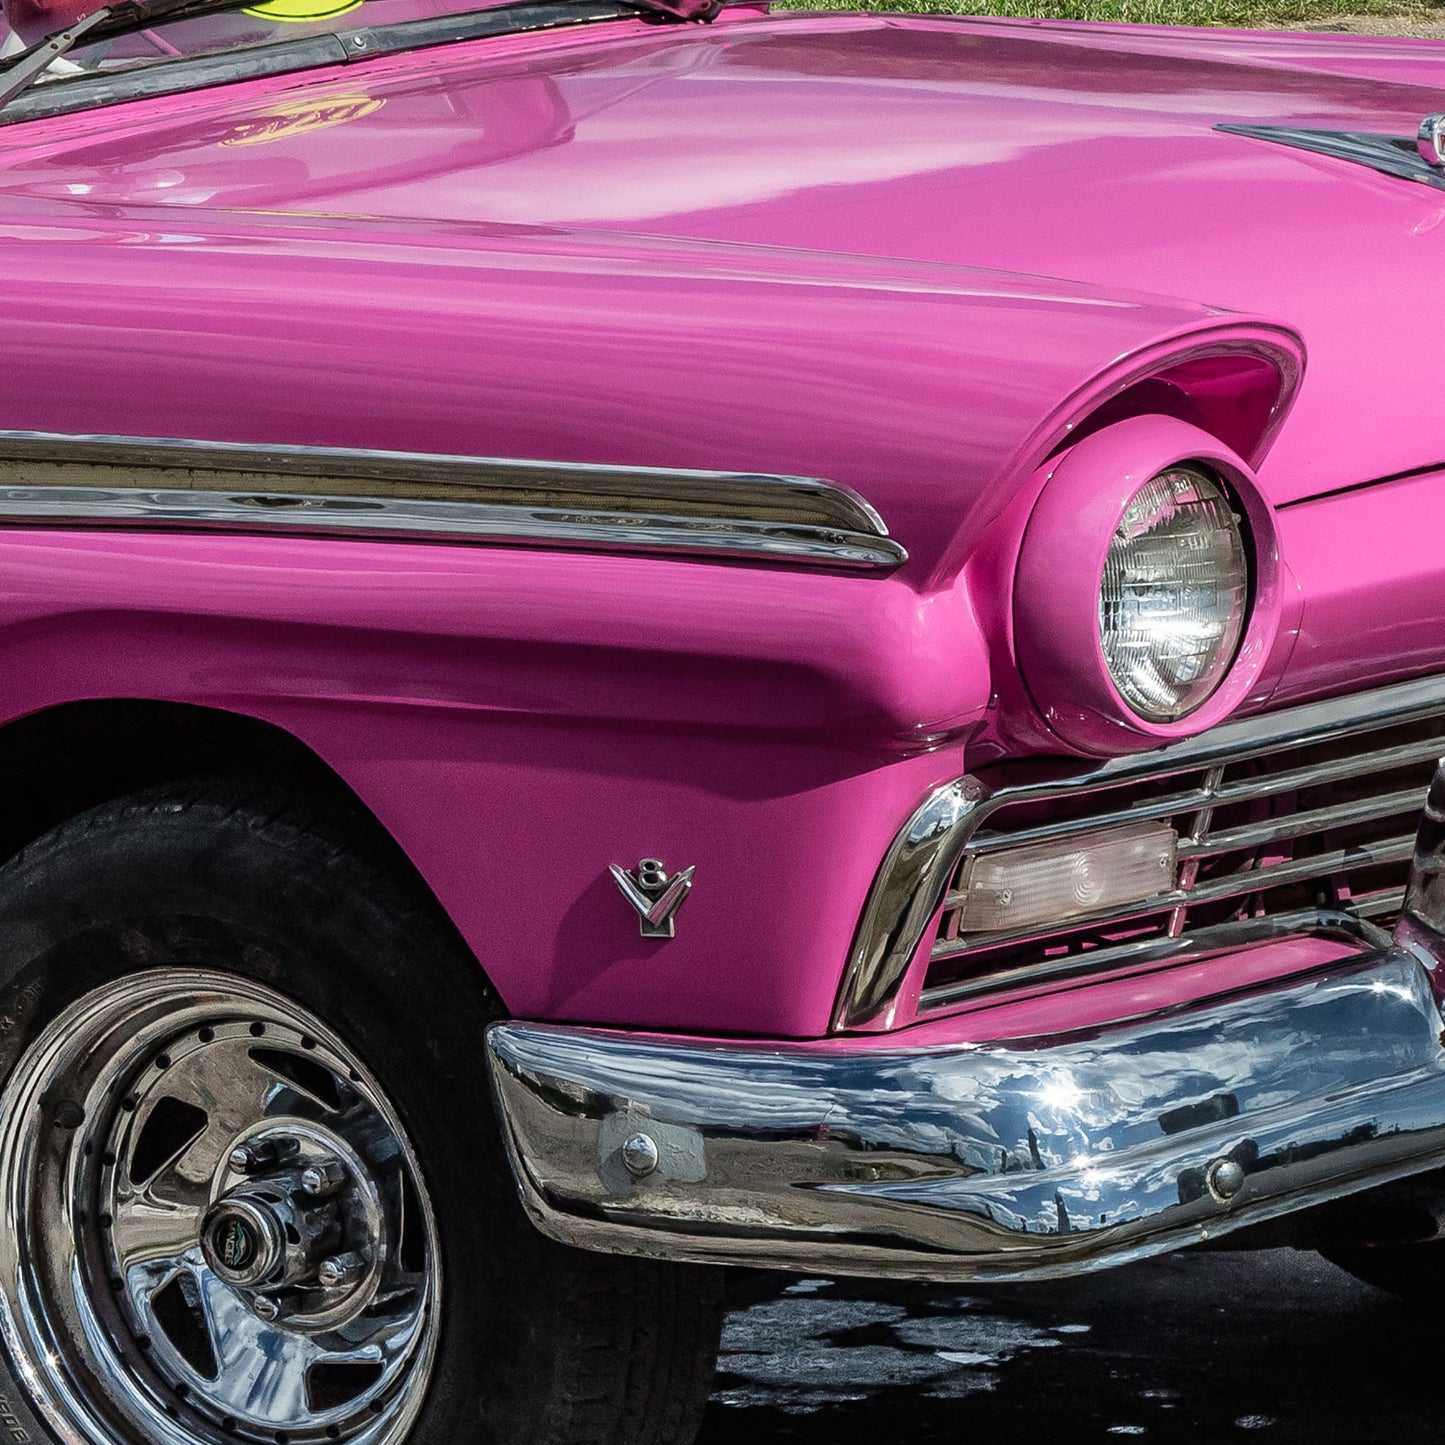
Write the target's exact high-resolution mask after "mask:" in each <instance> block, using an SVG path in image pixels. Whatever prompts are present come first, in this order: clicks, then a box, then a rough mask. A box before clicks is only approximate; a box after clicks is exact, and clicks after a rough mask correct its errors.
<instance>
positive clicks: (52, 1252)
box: [0, 969, 441, 1445]
mask: <svg viewBox="0 0 1445 1445" xmlns="http://www.w3.org/2000/svg"><path fill="white" fill-rule="evenodd" d="M0 1203H3V1208H4V1210H5V1214H6V1218H5V1225H4V1228H3V1230H0V1332H3V1334H4V1337H5V1342H6V1344H7V1345H8V1347H9V1350H10V1354H11V1358H12V1359H13V1360H14V1361H15V1363H16V1365H17V1367H18V1372H19V1374H20V1375H21V1377H22V1379H23V1381H24V1383H25V1384H26V1386H27V1387H28V1389H29V1393H30V1394H31V1396H32V1399H33V1400H34V1403H35V1404H36V1406H37V1407H38V1409H39V1410H40V1411H41V1412H42V1413H43V1414H44V1415H45V1416H46V1417H47V1419H48V1421H49V1423H50V1424H52V1425H53V1426H54V1427H55V1429H56V1430H57V1432H58V1433H59V1434H60V1436H61V1438H62V1439H65V1440H67V1441H76V1442H85V1445H115V1442H116V1441H117V1440H118V1439H121V1440H125V1439H138V1440H143V1441H145V1442H147V1445H151V1442H155V1445H221V1442H235V1441H238V1440H243V1441H251V1442H256V1445H263V1442H264V1445H309V1442H313V1441H314V1442H323V1441H325V1442H330V1441H344V1442H348V1445H395V1442H398V1441H400V1440H401V1439H403V1438H404V1436H405V1435H406V1433H407V1430H408V1429H409V1427H410V1425H411V1424H412V1422H413V1421H414V1420H415V1418H416V1415H417V1412H418V1410H419V1408H420V1403H421V1399H422V1397H423V1395H424V1393H425V1389H426V1384H427V1380H428V1378H429V1376H430V1372H431V1367H432V1362H433V1358H434V1355H435V1351H436V1337H437V1333H438V1324H437V1318H438V1306H439V1301H440V1284H441V1282H440V1272H439V1261H438V1257H437V1244H436V1224H435V1219H434V1215H433V1212H432V1209H431V1205H430V1201H429V1199H428V1195H427V1190H426V1187H425V1182H424V1180H423V1177H422V1173H421V1170H420V1167H419V1165H418V1162H417V1159H416V1156H415V1154H414V1152H413V1150H412V1147H411V1145H410V1143H409V1141H408V1140H407V1137H406V1134H405V1131H404V1130H403V1128H402V1125H401V1122H400V1120H399V1119H398V1117H397V1115H396V1112H395V1110H394V1109H393V1108H392V1106H391V1104H390V1102H389V1100H388V1098H387V1096H386V1094H385V1093H384V1091H383V1090H382V1088H381V1087H380V1085H379V1084H378V1083H377V1081H376V1080H375V1078H374V1077H373V1076H372V1075H371V1074H370V1072H369V1071H368V1070H367V1069H366V1067H365V1065H364V1063H363V1062H362V1061H361V1060H360V1059H359V1058H358V1057H356V1055H355V1053H354V1052H353V1051H352V1050H349V1049H348V1048H347V1047H346V1046H345V1045H344V1044H343V1043H342V1042H341V1041H340V1040H339V1039H338V1038H337V1037H336V1036H335V1035H334V1034H333V1033H332V1032H331V1030H329V1029H328V1028H327V1027H326V1026H325V1024H323V1023H322V1022H321V1021H320V1020H319V1019H317V1018H315V1017H314V1016H313V1015H312V1014H311V1013H310V1012H309V1011H308V1010H306V1009H303V1008H301V1007H300V1006H299V1005H297V1004H296V1003H294V1002H293V1001H291V1000H290V999H288V998H286V997H285V996H284V995H282V994H280V993H278V992H276V991H274V990H272V989H270V988H268V987H266V986H264V985H262V984H259V983H255V982H253V981H251V980H248V979H243V978H238V977H235V976H232V975H227V974H221V973H215V972H211V971H207V970H199V969H173V970H157V971H153V972H147V973H142V974H136V975H132V976H130V977H128V978H125V979H122V980H120V981H118V982H117V983H115V984H112V985H108V986H106V987H105V988H103V989H99V990H97V991H95V992H94V993H91V994H88V995H87V996H86V997H84V998H82V999H80V1000H79V1001H78V1002H77V1003H75V1004H74V1005H72V1006H71V1007H70V1008H68V1009H67V1010H66V1011H65V1012H64V1013H63V1014H62V1015H60V1016H59V1017H58V1018H57V1019H56V1020H55V1021H54V1022H53V1023H52V1024H51V1025H50V1026H49V1027H48V1028H47V1029H46V1030H45V1032H44V1033H43V1034H42V1035H41V1037H40V1038H39V1039H37V1040H36V1042H35V1043H34V1044H33V1045H31V1047H30V1048H29V1049H28V1050H27V1051H26V1052H25V1055H24V1056H23V1058H22V1059H21V1060H20V1062H19V1063H18V1064H17V1065H16V1068H15V1071H14V1073H13V1074H12V1075H11V1078H10V1081H9V1083H8V1084H7V1086H6V1088H5V1091H4V1094H3V1096H0Z"/></svg>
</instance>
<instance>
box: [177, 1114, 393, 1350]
mask: <svg viewBox="0 0 1445 1445" xmlns="http://www.w3.org/2000/svg"><path fill="white" fill-rule="evenodd" d="M238 1172H239V1173H240V1174H241V1175H242V1178H241V1181H240V1182H238V1183H232V1184H231V1185H230V1187H228V1188H226V1189H225V1191H224V1192H223V1193H222V1194H221V1195H220V1197H219V1198H217V1200H216V1202H215V1203H214V1204H212V1205H211V1207H210V1208H209V1209H208V1210H207V1211H206V1212H205V1214H204V1215H203V1216H202V1218H201V1223H200V1233H199V1243H200V1248H201V1251H202V1253H203V1255H204V1256H205V1260H206V1263H207V1264H208V1265H209V1266H210V1268H211V1270H212V1272H213V1273H214V1274H215V1275H216V1277H217V1278H218V1279H220V1280H222V1281H223V1282H224V1283H225V1284H227V1285H229V1286H230V1287H231V1288H232V1289H234V1290H235V1291H237V1292H238V1294H240V1295H242V1297H244V1298H245V1299H246V1300H247V1302H248V1303H249V1304H250V1306H251V1308H252V1309H253V1310H254V1311H255V1312H256V1313H257V1314H259V1315H260V1316H261V1317H262V1318H263V1319H268V1320H274V1319H280V1318H284V1319H285V1320H286V1321H287V1322H288V1324H289V1325H290V1326H291V1327H292V1328H293V1329H307V1328H311V1329H317V1328H333V1329H334V1328H337V1327H338V1326H339V1325H341V1324H344V1323H345V1322H346V1321H347V1320H348V1319H350V1318H352V1317H354V1316H355V1315H357V1314H358V1313H360V1311H361V1310H362V1309H364V1308H365V1307H366V1305H367V1304H368V1303H369V1301H370V1299H371V1296H372V1295H373V1294H374V1292H375V1288H376V1285H377V1282H378V1279H379V1277H380V1274H381V1266H382V1265H383V1264H384V1262H385V1258H386V1251H387V1235H386V1219H385V1215H384V1211H383V1210H382V1209H381V1207H380V1198H381V1190H380V1189H379V1188H378V1185H377V1183H376V1181H375V1180H374V1179H373V1178H372V1177H371V1173H370V1171H369V1170H368V1169H367V1167H366V1165H365V1164H364V1163H363V1162H362V1160H361V1159H359V1158H358V1157H357V1156H356V1155H355V1154H354V1153H353V1152H352V1150H351V1149H350V1147H349V1146H348V1144H347V1143H346V1141H345V1140H344V1139H343V1138H342V1137H341V1136H340V1134H338V1133H332V1132H331V1131H328V1130H325V1129H322V1128H319V1127H316V1126H312V1127H309V1128H307V1129H305V1130H303V1131H300V1132H297V1131H295V1130H279V1131H276V1130H266V1131H263V1132H262V1133H259V1134H250V1135H248V1136H247V1137H246V1139H245V1141H244V1142H238V1143H237V1144H236V1145H235V1146H234V1147H233V1148H231V1150H230V1151H229V1153H228V1156H227V1165H226V1170H225V1172H224V1173H223V1174H222V1176H221V1182H222V1183H224V1182H225V1181H227V1180H230V1179H231V1177H232V1176H233V1175H234V1174H236V1173H238Z"/></svg>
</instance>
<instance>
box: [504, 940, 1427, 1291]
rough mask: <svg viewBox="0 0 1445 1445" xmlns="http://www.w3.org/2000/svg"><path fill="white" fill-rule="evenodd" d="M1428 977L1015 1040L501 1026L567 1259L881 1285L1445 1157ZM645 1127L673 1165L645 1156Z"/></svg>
mask: <svg viewBox="0 0 1445 1445" xmlns="http://www.w3.org/2000/svg"><path fill="white" fill-rule="evenodd" d="M1433 967H1434V960H1433V958H1430V959H1429V960H1428V962H1427V961H1426V956H1425V955H1423V954H1422V953H1421V952H1420V951H1419V950H1418V946H1416V947H1413V948H1395V947H1392V948H1387V949H1382V950H1377V951H1373V952H1370V953H1367V954H1364V955H1357V956H1355V957H1352V958H1349V959H1346V960H1345V961H1343V962H1341V963H1338V964H1335V965H1331V966H1328V967H1327V968H1326V969H1325V970H1323V971H1321V972H1320V973H1317V974H1315V975H1314V976H1311V977H1307V978H1305V979H1302V980H1301V979H1295V980H1293V981H1292V982H1290V983H1289V984H1288V985H1287V986H1284V987H1277V988H1273V989H1268V990H1263V991H1260V992H1256V993H1250V994H1247V995H1244V996H1242V997H1241V996H1236V997H1234V998H1231V999H1228V1000H1226V1001H1224V1002H1216V1003H1213V1004H1210V1005H1207V1006H1204V1007H1200V1008H1195V1009H1189V1010H1183V1011H1176V1012H1172V1013H1169V1014H1165V1015H1161V1016H1159V1017H1156V1018H1151V1019H1148V1020H1145V1021H1143V1022H1135V1023H1131V1024H1127V1025H1122V1026H1117V1027H1113V1028H1110V1029H1105V1030H1102V1031H1099V1032H1096V1033H1093V1034H1090V1035H1087V1036H1074V1037H1068V1038H1063V1039H1053V1040H1042V1041H1040V1040H1030V1041H1024V1042H1022V1043H1008V1044H1001V1045H997V1046H995V1045H978V1044H969V1043H958V1044H949V1045H940V1046H934V1047H924V1048H911V1049H910V1048H901V1047H899V1045H898V1043H897V1041H896V1040H890V1039H877V1038H875V1039H873V1040H872V1041H871V1042H869V1041H855V1040H848V1041H846V1043H843V1044H840V1043H839V1042H836V1041H835V1042H831V1043H828V1044H797V1045H767V1044H735V1043H726V1042H723V1041H711V1042H710V1041H697V1040H682V1039H658V1038H644V1037H640V1036H632V1035H625V1034H617V1033H608V1032H603V1031H598V1030H588V1029H577V1028H563V1027H556V1026H551V1025H539V1024H527V1023H503V1024H497V1025H494V1026H493V1027H492V1028H491V1029H490V1030H489V1031H488V1035H487V1050H488V1058H489V1063H490V1067H491V1072H492V1078H493V1081H494V1086H495V1093H496V1098H497V1101H498V1106H499V1108H500V1111H501V1115H502V1120H503V1125H504V1133H505V1135H506V1139H507V1144H508V1148H509V1151H510V1154H511V1160H512V1165H513V1170H514V1173H515V1176H516V1180H517V1184H518V1186H519V1189H520V1192H521V1196H522V1200H523V1203H524V1205H525V1206H526V1208H527V1210H528V1211H529V1213H530V1214H531V1216H532V1218H533V1220H534V1221H535V1222H536V1224H537V1225H538V1227H539V1228H540V1229H541V1230H542V1231H543V1232H544V1233H546V1234H548V1235H550V1236H552V1237H553V1238H555V1239H558V1240H561V1241H563V1242H564V1243H567V1244H570V1245H576V1246H581V1247H584V1248H589V1249H596V1250H603V1251H608V1252H616V1253H623V1254H636V1255H644V1256H649V1257H653V1258H659V1259H670V1260H680V1261H692V1262H701V1263H729V1264H741V1265H752V1266H761V1267H768V1268H779V1269H796V1270H808V1271H821V1272H829V1273H850V1274H865V1275H874V1276H881V1277H898V1278H927V1279H936V1280H1020V1279H1031V1278H1047V1277H1052V1276H1062V1275H1070V1274H1078V1273H1084V1272H1087V1271H1090V1270H1094V1269H1100V1268H1104V1267H1108V1266H1112V1265H1116V1264H1122V1263H1126V1262H1128V1261H1130V1260H1134V1259H1138V1258H1142V1257H1144V1256H1147V1255H1151V1254H1157V1253H1162V1252H1165V1251H1167V1250H1170V1249H1174V1248H1178V1247H1181V1246H1184V1245H1187V1244H1194V1243H1199V1242H1201V1241H1202V1240H1206V1239H1212V1238H1215V1237H1218V1236H1220V1235H1223V1234H1226V1233H1230V1232H1233V1231H1234V1230H1237V1229H1241V1228H1244V1227H1246V1226H1248V1225H1254V1224H1259V1223H1261V1222H1263V1221H1266V1220H1269V1219H1273V1218H1277V1217H1279V1216H1281V1215H1285V1214H1289V1213H1293V1212H1295V1211H1298V1210H1301V1209H1305V1208H1309V1207H1313V1206H1315V1205H1318V1204H1322V1203H1326V1202H1328V1201H1331V1200H1334V1199H1337V1198H1341V1197H1343V1196H1345V1195H1348V1194H1351V1193H1354V1192H1356V1191H1359V1190H1362V1189H1366V1188H1370V1187H1373V1186H1375V1185H1378V1184H1383V1183H1387V1182H1390V1181H1392V1180H1394V1179H1398V1178H1402V1177H1406V1176H1408V1175H1410V1174H1412V1173H1416V1172H1422V1171H1424V1170H1426V1169H1428V1168H1430V1167H1431V1166H1432V1165H1435V1164H1438V1158H1439V1151H1440V1150H1441V1149H1442V1147H1445V1050H1442V1047H1441V1042H1440V1035H1441V1022H1442V1021H1441V1015H1440V1010H1439V1007H1438V1004H1437V1002H1436V998H1435V994H1434V980H1433V977H1432V970H1433ZM1302 1039H1309V1040H1310V1043H1311V1047H1309V1048H1301V1047H1300V1041H1301V1040H1302ZM637 1135H643V1136H645V1138H646V1140H647V1141H650V1144H651V1146H652V1147H651V1148H647V1147H642V1148H641V1149H640V1151H639V1148H638V1146H637V1144H636V1142H635V1141H636V1136H637ZM629 1144H631V1145H632V1147H631V1148H630V1149H629V1150H628V1151H627V1153H626V1154H625V1153H624V1145H629ZM639 1152H640V1155H641V1157H642V1158H643V1160H644V1162H646V1161H647V1160H649V1159H652V1158H655V1159H656V1161H657V1162H656V1164H655V1165H654V1166H653V1167H652V1168H651V1169H650V1170H647V1172H643V1173H641V1174H638V1173H634V1172H633V1170H630V1169H629V1168H628V1165H627V1162H626V1160H627V1158H628V1157H629V1156H630V1157H631V1158H632V1160H633V1165H634V1169H635V1168H636V1165H637V1159H638V1157H639Z"/></svg>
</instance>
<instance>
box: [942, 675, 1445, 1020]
mask: <svg viewBox="0 0 1445 1445" xmlns="http://www.w3.org/2000/svg"><path fill="white" fill-rule="evenodd" d="M1442 753H1445V681H1441V680H1436V679H1431V680H1429V681H1427V682H1423V683H1409V684H1404V685H1402V686H1397V687H1392V688H1386V689H1381V690H1380V691H1378V692H1376V693H1373V694H1364V695H1360V696H1357V697H1355V698H1350V699H1339V700H1334V701H1332V702H1329V703H1323V704H1313V705H1311V706H1309V707H1306V708H1298V709H1294V710H1292V711H1291V712H1288V713H1277V714H1267V715H1264V716H1261V717H1259V718H1254V719H1249V720H1246V721H1244V722H1240V723H1234V724H1230V725H1228V726H1227V727H1224V728H1220V729H1217V730H1216V731H1215V732H1214V733H1212V734H1209V735H1206V736H1205V737H1204V738H1199V739H1192V740H1190V741H1189V742H1187V743H1184V744H1180V745H1176V746H1175V747H1172V748H1168V749H1164V750H1162V751H1161V752H1158V753H1155V754H1153V755H1151V756H1149V757H1146V758H1131V759H1120V760H1115V761H1113V762H1110V763H1107V764H1105V765H1103V766H1102V767H1097V768H1093V769H1090V770H1089V771H1087V772H1082V773H1079V774H1076V775H1074V776H1072V777H1064V778H1054V779H1051V780H1044V781H1037V780H1035V781H1017V782H1016V781H1013V780H1012V779H1011V778H1009V777H1008V776H1007V775H1006V774H1004V775H999V776H996V777H995V778H994V779H993V780H991V781H992V787H991V788H990V791H989V793H988V796H987V799H986V801H985V802H984V803H983V805H982V806H981V807H980V808H979V809H978V810H977V812H976V814H975V816H974V818H973V819H972V820H971V822H972V826H971V828H970V831H969V837H968V839H967V842H966V843H965V845H964V847H963V851H962V856H961V861H960V863H959V865H958V867H957V868H956V869H955V870H954V872H953V874H952V881H951V883H950V886H949V891H948V893H947V895H946V897H945V899H944V904H943V914H942V918H941V921H940V926H939V930H938V934H937V940H936V942H935V944H934V946H933V950H932V956H931V958H930V960H929V965H928V969H927V973H926V976H925V981H924V987H923V993H922V997H921V1000H920V1008H921V1009H922V1010H924V1011H933V1010H936V1009H939V1008H944V1007H948V1006H951V1005H954V1004H957V1003H959V1002H961V1001H963V1000H965V999H967V998H969V997H971V996H973V995H976V994H979V993H982V992H990V991H993V990H997V989H999V988H1003V987H1013V986H1017V985H1018V984H1020V983H1023V982H1034V981H1037V980H1042V979H1050V978H1063V977H1069V976H1071V975H1077V974H1082V973H1093V972H1097V971H1100V970H1104V969H1110V968H1115V967H1121V966H1124V965H1127V964H1130V963H1135V962H1147V961H1149V960H1150V959H1151V958H1155V957H1159V956H1162V955H1165V954H1169V953H1173V952H1179V951H1185V950H1187V951H1189V952H1198V951H1201V950H1205V949H1207V948H1208V947H1210V946H1211V945H1212V944H1217V945H1219V946H1224V945H1226V944H1228V945H1230V946H1234V945H1236V944H1237V943H1238V942H1239V941H1240V940H1241V939H1243V938H1246V937H1248V936H1249V935H1250V932H1251V929H1253V931H1254V932H1255V933H1256V934H1258V933H1266V932H1269V931H1271V930H1272V931H1275V932H1278V931H1280V929H1279V925H1280V924H1281V923H1283V922H1284V921H1285V920H1286V919H1288V922H1289V924H1290V926H1291V927H1294V926H1297V925H1298V924H1299V922H1300V920H1301V919H1308V918H1310V917H1311V916H1317V917H1319V918H1321V919H1322V920H1323V919H1326V918H1334V919H1339V918H1340V917H1341V916H1342V915H1343V916H1345V917H1346V918H1352V919H1355V920H1366V921H1370V922H1373V923H1374V924H1377V925H1379V926H1380V927H1382V928H1383V927H1387V926H1388V925H1389V924H1390V923H1391V922H1392V921H1393V917H1394V914H1395V913H1396V911H1397V910H1398V908H1399V905H1400V901H1401V899H1402V897H1403V893H1404V887H1405V880H1406V874H1407V872H1408V866H1409V859H1410V856H1411V852H1412V849H1413V844H1414V835H1415V825H1416V820H1417V817H1418V814H1419V810H1420V806H1421V804H1422V802H1423V801H1424V796H1425V791H1426V789H1427V788H1428V786H1429V783H1430V779H1431V776H1432V774H1433V772H1434V769H1435V764H1436V760H1437V759H1438V758H1439V757H1440V756H1441V754H1442ZM1145 821H1151V822H1165V823H1167V824H1168V825H1169V826H1170V827H1172V828H1173V829H1174V830H1175V832H1176V834H1177V835H1178V844H1177V868H1176V871H1175V876H1174V878H1173V885H1174V886H1173V887H1172V888H1168V889H1167V891H1163V892H1161V893H1160V894H1159V895H1158V896H1156V897H1153V898H1150V899H1147V900H1145V901H1142V902H1136V903H1131V904H1128V905H1126V906H1122V907H1114V908H1108V909H1103V910H1100V911H1098V912H1095V913H1090V914H1085V915H1083V916H1079V917H1075V918H1071V919H1069V920H1068V921H1067V922H1066V923H1059V924H1044V925H1037V926H1034V927H1029V928H1023V929H1019V930H1017V931H1014V932H1008V931H994V932H977V931H974V932H971V933H970V932H960V920H961V907H962V905H963V903H964V902H965V900H966V896H967V895H966V886H967V879H968V877H969V870H970V867H971V865H972V863H973V860H975V859H977V858H981V857H984V856H986V855H988V854H990V853H997V852H998V851H1000V850H1003V849H1009V848H1017V847H1020V846H1021V845H1024V844H1029V843H1043V842H1052V841H1060V842H1061V841H1067V840H1069V839H1071V838H1076V837H1078V836H1080V835H1082V834H1085V833H1089V832H1093V831H1094V830H1096V829H1102V828H1111V827H1118V826H1120V825H1129V824H1134V823H1139V822H1145Z"/></svg>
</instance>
